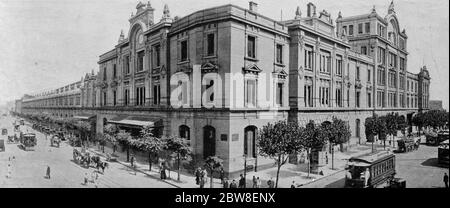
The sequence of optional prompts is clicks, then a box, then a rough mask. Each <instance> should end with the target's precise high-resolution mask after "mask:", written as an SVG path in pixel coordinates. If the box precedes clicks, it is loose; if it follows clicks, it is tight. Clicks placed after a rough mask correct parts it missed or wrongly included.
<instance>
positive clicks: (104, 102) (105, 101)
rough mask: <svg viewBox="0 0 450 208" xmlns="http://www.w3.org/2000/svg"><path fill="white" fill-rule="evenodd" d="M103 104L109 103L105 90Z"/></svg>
mask: <svg viewBox="0 0 450 208" xmlns="http://www.w3.org/2000/svg"><path fill="white" fill-rule="evenodd" d="M103 105H104V106H106V105H107V100H106V92H103Z"/></svg>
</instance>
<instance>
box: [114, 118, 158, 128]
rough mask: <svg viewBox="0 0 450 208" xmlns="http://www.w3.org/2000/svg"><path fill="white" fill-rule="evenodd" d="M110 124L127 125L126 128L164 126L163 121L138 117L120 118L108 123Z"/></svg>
mask: <svg viewBox="0 0 450 208" xmlns="http://www.w3.org/2000/svg"><path fill="white" fill-rule="evenodd" d="M108 123H112V124H118V125H125V126H139V127H143V126H151V127H160V126H162V120H161V119H159V118H148V117H138V116H118V117H116V118H113V119H111V120H109V121H108Z"/></svg>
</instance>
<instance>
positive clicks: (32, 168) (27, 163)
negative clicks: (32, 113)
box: [0, 117, 173, 188]
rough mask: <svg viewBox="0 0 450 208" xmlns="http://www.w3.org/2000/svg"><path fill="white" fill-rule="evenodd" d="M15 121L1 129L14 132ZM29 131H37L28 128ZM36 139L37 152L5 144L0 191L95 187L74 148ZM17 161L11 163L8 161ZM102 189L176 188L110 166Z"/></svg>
mask: <svg viewBox="0 0 450 208" xmlns="http://www.w3.org/2000/svg"><path fill="white" fill-rule="evenodd" d="M12 122H13V118H11V117H9V118H6V119H5V118H4V117H2V118H0V127H1V128H3V127H7V128H8V131H9V132H12V131H13V127H12ZM27 128H28V129H29V131H34V130H32V129H31V128H30V127H27ZM36 135H37V146H36V149H35V151H23V150H21V149H19V148H18V146H17V144H6V139H7V136H0V139H5V145H6V151H5V152H0V187H29V188H37V187H40V188H69V187H71V188H77V187H83V188H88V187H94V185H93V184H91V183H90V184H88V185H87V186H85V185H83V184H82V182H83V179H84V174H85V173H88V175H90V174H91V173H92V172H93V171H94V169H93V168H89V169H87V168H83V167H81V166H79V165H78V164H76V163H74V162H72V150H73V148H72V147H71V146H69V145H68V144H66V143H61V147H60V148H56V147H50V141H49V139H48V140H46V139H45V136H44V135H43V134H41V133H39V132H36ZM12 156H14V157H15V159H13V160H12V161H10V162H9V161H8V158H9V157H12ZM8 163H10V164H11V166H12V178H9V179H8V178H6V175H7V164H8ZM47 165H49V166H50V168H51V179H50V180H49V179H46V178H45V177H44V176H45V173H46V167H47ZM98 187H100V188H122V187H129V188H144V187H151V188H164V187H167V188H169V187H173V186H172V185H170V184H167V183H165V182H163V181H161V180H158V179H154V178H151V177H149V176H147V175H145V174H142V173H139V172H137V173H135V172H134V171H131V170H130V169H128V168H126V167H125V166H123V165H121V164H118V163H110V167H109V169H106V170H105V174H104V175H101V174H100V177H99V180H98Z"/></svg>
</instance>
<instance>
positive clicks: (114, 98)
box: [113, 90, 117, 106]
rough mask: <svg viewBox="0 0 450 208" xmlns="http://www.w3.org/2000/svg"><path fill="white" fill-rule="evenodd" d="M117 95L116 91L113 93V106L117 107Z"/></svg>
mask: <svg viewBox="0 0 450 208" xmlns="http://www.w3.org/2000/svg"><path fill="white" fill-rule="evenodd" d="M116 96H117V93H116V91H115V90H114V91H113V106H116V105H117V97H116Z"/></svg>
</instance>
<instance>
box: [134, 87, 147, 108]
mask: <svg viewBox="0 0 450 208" xmlns="http://www.w3.org/2000/svg"><path fill="white" fill-rule="evenodd" d="M144 104H145V87H136V105H138V106H143V105H144Z"/></svg>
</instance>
